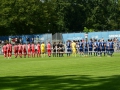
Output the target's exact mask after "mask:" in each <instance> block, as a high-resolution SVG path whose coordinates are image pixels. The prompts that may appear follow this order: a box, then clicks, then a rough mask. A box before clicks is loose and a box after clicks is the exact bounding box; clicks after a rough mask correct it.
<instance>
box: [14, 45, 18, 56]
mask: <svg viewBox="0 0 120 90" xmlns="http://www.w3.org/2000/svg"><path fill="white" fill-rule="evenodd" d="M14 55H15V58H17V56H18V45H17V43H15V45H14Z"/></svg>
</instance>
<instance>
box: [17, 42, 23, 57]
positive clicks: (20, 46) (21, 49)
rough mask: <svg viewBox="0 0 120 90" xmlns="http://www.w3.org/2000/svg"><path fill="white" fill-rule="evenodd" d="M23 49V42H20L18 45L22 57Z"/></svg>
mask: <svg viewBox="0 0 120 90" xmlns="http://www.w3.org/2000/svg"><path fill="white" fill-rule="evenodd" d="M22 51H23V48H22V44H21V43H20V44H19V45H18V53H19V56H20V58H22Z"/></svg>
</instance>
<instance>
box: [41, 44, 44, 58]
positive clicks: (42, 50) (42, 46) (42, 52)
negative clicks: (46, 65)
mask: <svg viewBox="0 0 120 90" xmlns="http://www.w3.org/2000/svg"><path fill="white" fill-rule="evenodd" d="M41 56H42V57H45V44H44V42H42V44H41Z"/></svg>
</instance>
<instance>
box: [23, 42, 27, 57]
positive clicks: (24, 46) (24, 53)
mask: <svg viewBox="0 0 120 90" xmlns="http://www.w3.org/2000/svg"><path fill="white" fill-rule="evenodd" d="M22 48H23V55H24V58H26V55H27V46H26V44H25V43H24V44H23V45H22Z"/></svg>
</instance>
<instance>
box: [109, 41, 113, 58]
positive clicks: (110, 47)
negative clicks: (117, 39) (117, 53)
mask: <svg viewBox="0 0 120 90" xmlns="http://www.w3.org/2000/svg"><path fill="white" fill-rule="evenodd" d="M113 52H114V43H113V41H112V39H111V40H110V42H109V55H110V56H111V57H112V55H113Z"/></svg>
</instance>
